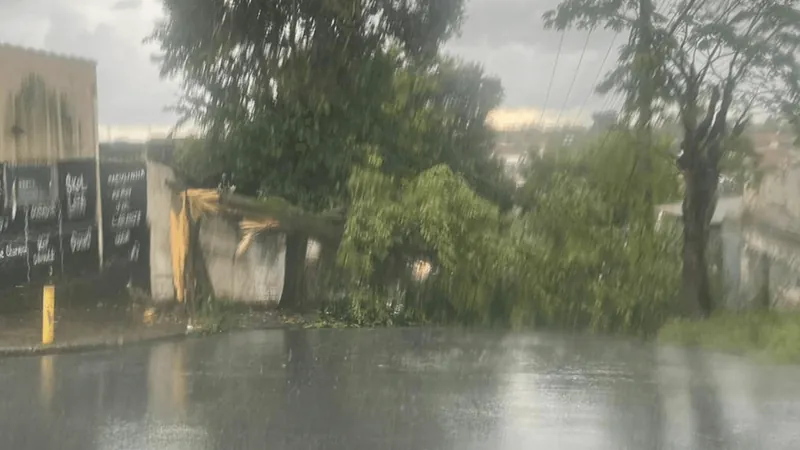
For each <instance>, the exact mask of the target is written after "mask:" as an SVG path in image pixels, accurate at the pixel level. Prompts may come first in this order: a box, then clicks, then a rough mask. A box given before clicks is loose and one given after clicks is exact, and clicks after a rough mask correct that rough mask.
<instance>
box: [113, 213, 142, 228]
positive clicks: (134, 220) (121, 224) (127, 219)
mask: <svg viewBox="0 0 800 450" xmlns="http://www.w3.org/2000/svg"><path fill="white" fill-rule="evenodd" d="M141 222H142V212H141V211H128V212H121V213H119V214H114V216H113V217H112V218H111V227H112V228H115V229H120V228H135V227H137V226H139V224H140V223H141Z"/></svg>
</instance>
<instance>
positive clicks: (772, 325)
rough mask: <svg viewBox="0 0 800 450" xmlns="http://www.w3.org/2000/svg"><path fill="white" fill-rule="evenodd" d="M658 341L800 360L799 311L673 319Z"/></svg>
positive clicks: (772, 357)
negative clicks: (700, 318)
mask: <svg viewBox="0 0 800 450" xmlns="http://www.w3.org/2000/svg"><path fill="white" fill-rule="evenodd" d="M658 339H659V341H661V342H665V343H671V344H678V345H685V346H696V347H701V348H705V349H708V350H717V351H722V352H727V353H736V354H743V355H750V356H757V357H767V358H769V359H771V360H774V361H778V362H785V363H800V314H799V313H783V314H778V313H767V312H758V313H755V312H753V313H740V314H733V313H725V314H719V315H715V316H713V317H711V318H710V319H708V320H702V321H697V320H672V321H670V322H668V323H667V324H666V325H664V326H663V327H662V328H661V330H660V331H659V333H658Z"/></svg>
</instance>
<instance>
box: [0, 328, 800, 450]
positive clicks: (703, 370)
mask: <svg viewBox="0 0 800 450" xmlns="http://www.w3.org/2000/svg"><path fill="white" fill-rule="evenodd" d="M0 419H1V420H0V448H2V449H15V450H28V449H31V450H33V449H36V450H39V449H68V450H72V449H74V450H91V449H102V450H111V449H114V450H117V449H118V450H151V449H152V450H156V449H158V450H163V449H175V450H179V449H180V450H183V449H186V450H204V449H214V450H216V449H220V450H223V449H224V450H236V449H248V450H249V449H264V448H270V449H347V450H361V449H387V450H388V449H413V450H417V449H448V450H449V449H457V450H472V449H476V450H477V449H500V450H508V449H520V450H522V449H525V450H528V449H539V448H541V449H609V450H612V449H613V450H624V449H631V450H634V449H635V450H639V449H698V450H700V449H702V450H709V449H742V450H744V449H747V450H751V449H797V448H800V426H798V424H799V423H800V367H793V366H783V367H781V366H761V365H758V364H753V363H751V362H749V361H747V360H743V359H740V358H736V357H731V356H724V355H713V354H708V353H700V352H694V351H686V350H678V349H666V348H658V347H656V346H652V345H646V344H642V343H637V342H630V341H624V340H612V339H598V338H590V337H568V336H561V335H541V334H498V333H490V332H469V331H453V330H420V329H406V330H401V329H395V330H375V331H369V330H345V331H337V330H319V331H259V332H248V333H238V334H230V335H224V336H218V337H213V338H203V339H190V340H186V341H182V342H167V343H161V344H157V345H154V346H152V347H145V346H141V347H130V348H126V349H124V350H121V351H114V352H102V353H87V354H80V355H78V354H75V355H59V356H45V357H37V358H11V359H3V360H0Z"/></svg>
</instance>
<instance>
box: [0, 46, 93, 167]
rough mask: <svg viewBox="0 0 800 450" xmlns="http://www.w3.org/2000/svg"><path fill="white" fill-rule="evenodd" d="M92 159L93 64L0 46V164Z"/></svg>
mask: <svg viewBox="0 0 800 450" xmlns="http://www.w3.org/2000/svg"><path fill="white" fill-rule="evenodd" d="M96 156H97V76H96V65H95V63H94V62H93V61H89V60H84V59H79V58H72V57H65V56H60V55H55V54H51V53H47V52H42V51H38V50H30V49H25V48H20V47H14V46H10V45H5V44H0V161H2V162H6V163H16V164H20V163H30V162H44V161H46V162H53V161H59V160H60V161H63V160H69V159H80V158H96Z"/></svg>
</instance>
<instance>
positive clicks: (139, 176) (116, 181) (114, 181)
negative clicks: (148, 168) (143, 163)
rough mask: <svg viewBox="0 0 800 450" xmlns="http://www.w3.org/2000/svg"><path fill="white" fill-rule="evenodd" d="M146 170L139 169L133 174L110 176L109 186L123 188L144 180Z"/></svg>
mask: <svg viewBox="0 0 800 450" xmlns="http://www.w3.org/2000/svg"><path fill="white" fill-rule="evenodd" d="M144 177H145V170H144V169H139V170H134V171H132V172H124V173H115V174H111V175H109V176H108V185H109V186H121V185H124V184H128V183H132V182H135V181H141V180H144Z"/></svg>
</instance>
